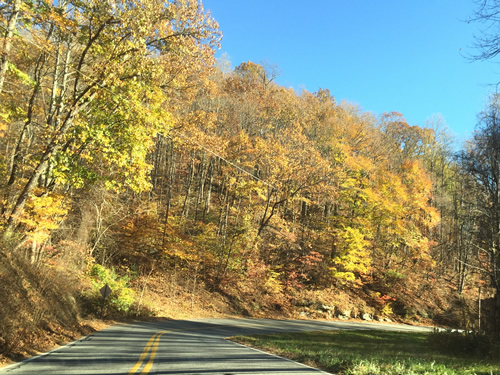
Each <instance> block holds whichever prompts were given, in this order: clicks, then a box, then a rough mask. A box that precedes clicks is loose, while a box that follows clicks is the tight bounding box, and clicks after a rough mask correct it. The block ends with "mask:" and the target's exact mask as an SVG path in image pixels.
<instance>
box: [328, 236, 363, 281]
mask: <svg viewBox="0 0 500 375" xmlns="http://www.w3.org/2000/svg"><path fill="white" fill-rule="evenodd" d="M368 246H369V242H368V241H367V240H365V235H364V234H363V233H361V231H360V230H359V229H357V228H351V227H346V228H345V230H344V233H343V234H342V236H341V237H340V241H339V243H337V249H338V250H337V254H338V255H337V256H335V257H334V258H333V260H332V261H333V263H334V265H335V266H334V267H332V268H331V271H332V274H333V277H334V278H335V279H337V280H339V281H340V282H342V283H360V281H361V280H360V277H362V276H363V275H366V274H367V273H368V272H369V271H370V264H371V257H370V253H369V251H368Z"/></svg>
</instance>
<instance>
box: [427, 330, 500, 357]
mask: <svg viewBox="0 0 500 375" xmlns="http://www.w3.org/2000/svg"><path fill="white" fill-rule="evenodd" d="M428 341H429V344H430V345H432V347H433V348H435V349H436V350H438V351H441V352H444V353H446V354H453V355H456V356H467V357H477V358H500V339H499V338H498V337H494V336H492V335H487V334H483V333H476V332H459V331H437V330H436V331H434V332H433V333H432V334H430V335H429V337H428Z"/></svg>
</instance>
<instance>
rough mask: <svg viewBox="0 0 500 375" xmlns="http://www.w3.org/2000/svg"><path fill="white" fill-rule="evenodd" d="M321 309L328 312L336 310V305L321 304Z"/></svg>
mask: <svg viewBox="0 0 500 375" xmlns="http://www.w3.org/2000/svg"><path fill="white" fill-rule="evenodd" d="M319 309H320V310H321V311H325V312H328V311H332V310H335V306H328V305H320V306H319Z"/></svg>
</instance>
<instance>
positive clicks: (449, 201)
mask: <svg viewBox="0 0 500 375" xmlns="http://www.w3.org/2000/svg"><path fill="white" fill-rule="evenodd" d="M0 35H1V39H2V41H1V44H2V50H1V56H0V232H1V240H0V300H1V301H2V303H0V352H9V351H16V350H19V347H20V345H22V342H23V341H27V340H29V339H30V338H32V337H35V336H36V335H41V334H42V333H41V332H47V331H48V332H54V331H56V330H57V328H56V326H58V325H59V326H63V327H68V326H71V325H75V324H76V325H77V324H79V322H81V321H82V319H83V318H84V317H86V316H98V315H99V314H101V315H102V314H103V313H104V315H106V316H108V317H114V318H117V317H151V316H169V314H172V316H173V314H174V312H175V313H176V314H181V315H182V314H189V313H197V312H200V311H201V310H203V312H204V313H205V314H208V313H211V314H216V313H219V314H239V315H245V316H255V317H259V316H278V317H302V318H323V319H331V318H339V319H347V318H364V319H379V320H384V319H386V320H395V321H412V322H422V323H429V322H432V324H439V325H448V326H453V327H459V328H463V329H467V330H474V331H487V332H490V333H494V334H496V335H500V185H499V184H500V164H499V163H500V96H499V95H497V94H492V95H491V97H490V101H489V103H488V105H487V106H486V107H485V108H482V109H481V108H478V113H479V115H478V123H477V124H476V131H475V133H474V135H473V136H472V138H471V139H470V140H468V141H467V142H466V144H464V146H463V147H462V149H461V150H457V149H456V147H455V146H454V142H453V139H452V137H451V136H450V135H449V134H448V131H447V129H446V126H445V124H444V121H443V119H441V118H440V117H439V116H435V117H434V118H432V119H430V120H429V121H428V123H427V124H426V125H425V127H421V126H415V125H411V124H408V123H407V121H406V120H405V118H404V115H403V114H400V113H397V112H391V113H383V114H380V115H375V114H373V113H369V112H363V111H362V110H361V109H360V108H359V107H357V106H356V105H353V104H349V103H345V102H340V103H339V102H337V101H336V99H335V96H334V93H332V92H331V91H330V90H329V89H319V90H318V91H317V92H313V93H311V92H308V91H306V90H303V91H301V92H297V91H295V90H293V89H290V88H286V87H283V86H280V85H279V84H277V83H276V82H275V79H276V77H277V75H278V71H277V69H276V68H275V67H274V66H268V65H267V64H258V63H255V62H251V61H247V62H242V63H241V64H239V65H237V66H236V68H234V69H233V68H231V67H230V64H228V62H227V61H224V60H223V59H219V60H218V61H217V60H216V59H215V58H214V55H215V53H216V51H217V49H218V47H219V43H220V40H221V37H222V31H220V30H219V27H218V24H217V22H216V20H214V19H213V17H212V16H211V15H210V13H209V12H207V11H206V10H205V9H204V8H203V5H202V2H201V1H189V0H171V1H168V2H165V1H163V0H128V1H124V0H110V1H106V2H102V1H98V0H63V1H54V2H52V1H49V0H9V1H7V2H5V3H3V4H0ZM105 284H108V285H109V286H110V288H111V290H112V291H113V292H112V294H111V295H110V297H109V299H108V300H107V301H106V306H105V308H103V307H102V306H101V299H102V297H101V295H100V293H99V291H100V289H101V288H102V287H103V286H104V285H105ZM103 310H104V311H103ZM21 339H22V340H21Z"/></svg>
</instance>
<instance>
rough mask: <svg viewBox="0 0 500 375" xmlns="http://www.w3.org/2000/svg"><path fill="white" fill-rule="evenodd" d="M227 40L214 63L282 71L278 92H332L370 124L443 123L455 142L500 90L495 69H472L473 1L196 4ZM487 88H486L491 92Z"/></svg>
mask: <svg viewBox="0 0 500 375" xmlns="http://www.w3.org/2000/svg"><path fill="white" fill-rule="evenodd" d="M203 4H204V7H205V9H206V10H209V11H210V12H211V14H212V16H213V17H214V18H215V19H216V20H217V21H218V22H219V26H220V29H221V31H222V32H223V34H224V37H223V40H222V47H221V50H220V51H219V52H218V53H217V56H221V55H222V54H223V53H227V55H228V56H229V58H230V60H231V63H232V65H233V66H236V65H239V64H240V63H241V62H244V61H248V60H250V61H253V62H256V63H262V62H266V63H269V64H275V65H277V66H278V67H279V68H280V71H281V74H280V76H279V78H278V81H277V82H278V83H279V84H280V85H283V86H286V87H293V88H295V89H297V90H301V89H302V88H305V89H306V90H308V91H311V92H314V91H317V89H318V88H327V89H330V91H331V93H332V94H333V95H334V96H335V98H336V100H337V102H340V101H342V100H346V101H348V102H350V103H356V104H358V105H359V106H360V107H361V108H362V110H364V111H370V112H373V113H374V114H375V115H378V114H381V113H383V112H389V111H397V112H401V113H402V114H403V115H404V116H405V118H406V119H407V121H408V123H409V124H410V125H419V126H425V125H426V121H427V120H428V119H429V118H431V117H432V116H433V115H435V114H440V115H442V116H443V118H444V120H445V121H446V124H447V125H448V127H449V129H450V130H451V132H452V133H455V135H456V136H457V138H458V140H459V141H463V140H465V139H466V138H468V137H470V135H471V134H472V132H473V130H474V127H475V125H476V116H477V113H478V112H479V111H481V110H482V109H483V107H484V105H485V103H486V101H487V98H488V94H489V93H491V92H493V91H494V90H495V85H494V84H495V83H497V82H499V81H500V66H499V65H497V64H496V63H493V62H474V63H470V62H468V61H467V59H466V58H465V57H464V55H466V54H468V53H469V54H470V53H473V52H474V49H473V48H472V45H473V42H474V39H473V35H474V34H475V33H476V34H477V32H478V30H479V26H480V25H478V24H468V23H467V22H465V20H466V19H467V18H468V17H470V16H472V15H473V12H474V10H475V9H476V5H475V4H474V2H473V0H422V1H414V0H413V1H410V0H379V1H377V0H316V1H310V2H305V1H303V0H267V1H264V0H251V1H250V0H203ZM492 84H493V85H492Z"/></svg>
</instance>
